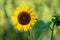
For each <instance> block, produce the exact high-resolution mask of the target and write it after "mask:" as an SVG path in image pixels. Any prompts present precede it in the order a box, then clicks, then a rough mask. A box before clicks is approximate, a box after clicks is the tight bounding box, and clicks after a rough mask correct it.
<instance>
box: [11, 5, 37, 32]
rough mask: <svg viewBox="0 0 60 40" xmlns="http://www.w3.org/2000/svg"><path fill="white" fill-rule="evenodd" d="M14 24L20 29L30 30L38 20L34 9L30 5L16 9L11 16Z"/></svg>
mask: <svg viewBox="0 0 60 40" xmlns="http://www.w3.org/2000/svg"><path fill="white" fill-rule="evenodd" d="M11 19H12V23H13V25H15V26H16V29H18V30H19V31H28V30H30V29H31V28H32V26H33V25H34V24H35V22H36V21H37V18H36V16H35V15H34V11H32V9H31V8H30V7H29V6H20V7H18V8H16V10H15V11H14V15H13V16H12V17H11Z"/></svg>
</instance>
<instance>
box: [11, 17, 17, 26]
mask: <svg viewBox="0 0 60 40" xmlns="http://www.w3.org/2000/svg"><path fill="white" fill-rule="evenodd" d="M11 19H12V22H13V24H14V25H15V24H17V23H18V20H17V17H15V16H12V17H11Z"/></svg>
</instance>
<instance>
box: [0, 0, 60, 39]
mask: <svg viewBox="0 0 60 40" xmlns="http://www.w3.org/2000/svg"><path fill="white" fill-rule="evenodd" d="M20 5H28V6H30V7H31V8H32V9H33V10H34V11H35V12H36V16H37V18H38V20H43V21H44V22H45V23H47V22H49V21H51V19H52V16H53V15H54V14H56V13H57V14H59V15H60V0H0V40H28V39H27V36H28V35H29V34H28V32H18V31H16V30H15V29H13V25H12V22H11V16H12V15H13V11H14V10H15V8H16V7H18V6H20ZM51 26H52V25H51ZM50 35H51V31H50V30H49V28H46V29H44V30H43V32H42V34H41V36H40V37H39V39H38V40H50ZM54 38H55V40H60V27H55V30H54ZM30 40H31V39H30Z"/></svg>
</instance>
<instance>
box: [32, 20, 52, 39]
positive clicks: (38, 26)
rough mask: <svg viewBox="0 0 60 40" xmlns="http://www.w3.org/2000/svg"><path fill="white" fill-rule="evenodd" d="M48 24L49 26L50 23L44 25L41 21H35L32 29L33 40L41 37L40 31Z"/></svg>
mask: <svg viewBox="0 0 60 40" xmlns="http://www.w3.org/2000/svg"><path fill="white" fill-rule="evenodd" d="M50 24H51V22H48V23H46V24H45V23H44V22H43V21H42V20H39V21H37V22H36V23H35V25H34V27H33V30H34V40H37V39H38V38H39V36H40V35H41V33H42V30H44V29H45V28H47V27H49V25H50Z"/></svg>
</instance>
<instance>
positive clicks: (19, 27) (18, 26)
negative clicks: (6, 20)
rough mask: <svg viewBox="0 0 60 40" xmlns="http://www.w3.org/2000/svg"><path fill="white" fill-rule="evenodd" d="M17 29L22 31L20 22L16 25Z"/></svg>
mask: <svg viewBox="0 0 60 40" xmlns="http://www.w3.org/2000/svg"><path fill="white" fill-rule="evenodd" d="M17 29H18V30H20V31H22V30H23V27H22V25H20V24H19V23H18V25H17Z"/></svg>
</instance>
